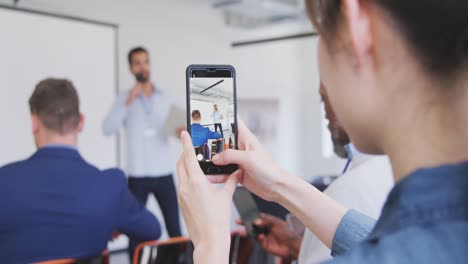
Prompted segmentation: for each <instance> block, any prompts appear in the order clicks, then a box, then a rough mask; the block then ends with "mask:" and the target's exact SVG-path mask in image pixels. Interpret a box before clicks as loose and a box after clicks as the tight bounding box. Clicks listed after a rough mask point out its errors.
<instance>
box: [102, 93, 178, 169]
mask: <svg viewBox="0 0 468 264" xmlns="http://www.w3.org/2000/svg"><path fill="white" fill-rule="evenodd" d="M129 92H130V91H125V92H122V93H121V94H120V95H119V96H118V97H117V98H116V100H115V102H114V105H113V107H112V110H111V111H110V112H109V114H108V115H107V117H106V118H105V120H104V122H103V126H102V129H103V132H104V135H106V136H110V135H113V134H115V133H117V132H118V131H119V130H120V128H122V127H123V128H124V130H125V139H126V144H127V149H126V151H127V155H126V157H127V168H128V169H127V173H128V174H129V175H130V176H131V177H162V176H167V175H169V174H171V173H172V168H173V162H172V161H171V155H170V151H171V149H170V145H169V135H167V134H166V133H165V132H164V131H165V130H164V127H163V126H164V124H165V122H166V119H167V118H168V115H169V111H170V108H171V105H172V100H171V99H170V97H169V96H167V95H165V94H164V93H162V92H160V91H158V90H157V89H155V92H153V94H152V95H151V96H150V97H146V96H144V95H140V96H139V97H138V98H136V99H135V101H133V103H132V104H131V105H130V106H128V107H127V106H126V105H125V103H126V101H127V99H128V95H129Z"/></svg>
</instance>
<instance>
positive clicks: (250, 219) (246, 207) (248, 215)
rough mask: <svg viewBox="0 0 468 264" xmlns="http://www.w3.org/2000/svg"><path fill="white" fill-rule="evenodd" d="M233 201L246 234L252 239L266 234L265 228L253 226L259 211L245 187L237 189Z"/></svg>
mask: <svg viewBox="0 0 468 264" xmlns="http://www.w3.org/2000/svg"><path fill="white" fill-rule="evenodd" d="M233 200H234V204H235V205H236V208H237V211H239V215H240V217H241V219H242V224H243V225H244V226H245V227H246V228H247V232H248V234H249V235H250V236H251V237H252V238H257V236H258V235H260V234H268V230H267V229H266V228H265V227H261V226H257V225H255V224H254V221H255V219H257V218H259V217H260V211H259V210H258V207H257V203H256V202H255V200H254V198H253V196H252V194H251V193H250V192H249V191H248V190H247V189H245V187H237V189H236V191H235V192H234V198H233Z"/></svg>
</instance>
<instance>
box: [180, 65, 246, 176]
mask: <svg viewBox="0 0 468 264" xmlns="http://www.w3.org/2000/svg"><path fill="white" fill-rule="evenodd" d="M187 75H188V76H187V77H188V82H187V85H188V87H187V88H188V89H187V101H188V103H187V106H188V107H187V109H188V113H187V122H188V127H189V132H190V134H191V136H192V142H193V147H194V149H195V153H196V156H197V159H198V161H199V163H200V166H201V168H202V169H203V171H204V172H205V173H207V174H230V173H232V172H234V171H235V170H237V166H234V165H228V166H215V165H214V164H213V163H212V162H211V160H212V159H213V157H214V156H216V155H218V154H219V153H221V152H223V151H225V150H227V149H236V148H237V134H236V132H237V129H236V127H237V121H236V120H237V119H236V112H237V109H236V90H235V72H234V68H232V67H231V66H203V65H193V66H189V68H188V69H187Z"/></svg>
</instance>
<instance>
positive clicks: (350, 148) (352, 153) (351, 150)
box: [345, 143, 361, 160]
mask: <svg viewBox="0 0 468 264" xmlns="http://www.w3.org/2000/svg"><path fill="white" fill-rule="evenodd" d="M345 149H346V152H347V153H348V159H350V160H352V159H354V158H355V157H356V156H358V155H360V154H361V152H359V150H358V149H357V148H356V147H355V146H354V144H353V143H349V144H348V145H346V146H345Z"/></svg>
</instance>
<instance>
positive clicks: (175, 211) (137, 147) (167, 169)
mask: <svg viewBox="0 0 468 264" xmlns="http://www.w3.org/2000/svg"><path fill="white" fill-rule="evenodd" d="M128 62H129V66H130V72H131V73H132V74H133V75H134V76H135V79H136V83H135V85H134V86H133V88H132V89H131V90H130V91H125V92H122V93H121V94H120V95H119V96H118V97H117V99H116V101H115V102H114V105H113V108H112V110H111V111H110V113H109V114H108V115H107V117H106V118H105V120H104V122H103V131H104V134H105V135H107V136H109V135H112V134H115V133H117V132H118V131H119V129H120V128H121V127H122V126H123V127H124V129H125V138H126V143H127V166H128V175H129V180H128V184H129V188H130V190H131V191H132V192H133V194H134V195H135V197H136V198H137V199H138V200H139V201H140V202H141V203H142V204H146V201H147V199H148V195H149V194H150V193H152V194H153V195H154V196H155V197H156V200H157V201H158V203H159V206H160V208H161V211H162V214H163V216H164V221H165V223H166V229H167V232H168V234H169V236H171V237H174V236H180V235H181V232H180V223H179V208H178V204H177V195H176V190H175V186H174V181H173V177H172V165H173V162H171V159H170V145H169V135H167V134H166V133H165V132H164V122H165V121H166V119H167V117H168V115H169V111H170V108H171V105H172V104H171V100H170V98H169V97H168V96H167V95H166V94H164V93H163V92H161V91H160V90H158V89H156V87H155V85H154V84H153V83H152V82H151V80H150V75H151V74H150V72H151V67H150V62H149V53H148V51H147V50H146V49H144V48H141V47H137V48H134V49H132V50H131V51H130V52H129V54H128ZM138 242H139V241H135V240H130V246H129V250H130V253H131V254H132V255H133V251H134V249H135V247H136V245H137V244H138Z"/></svg>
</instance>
